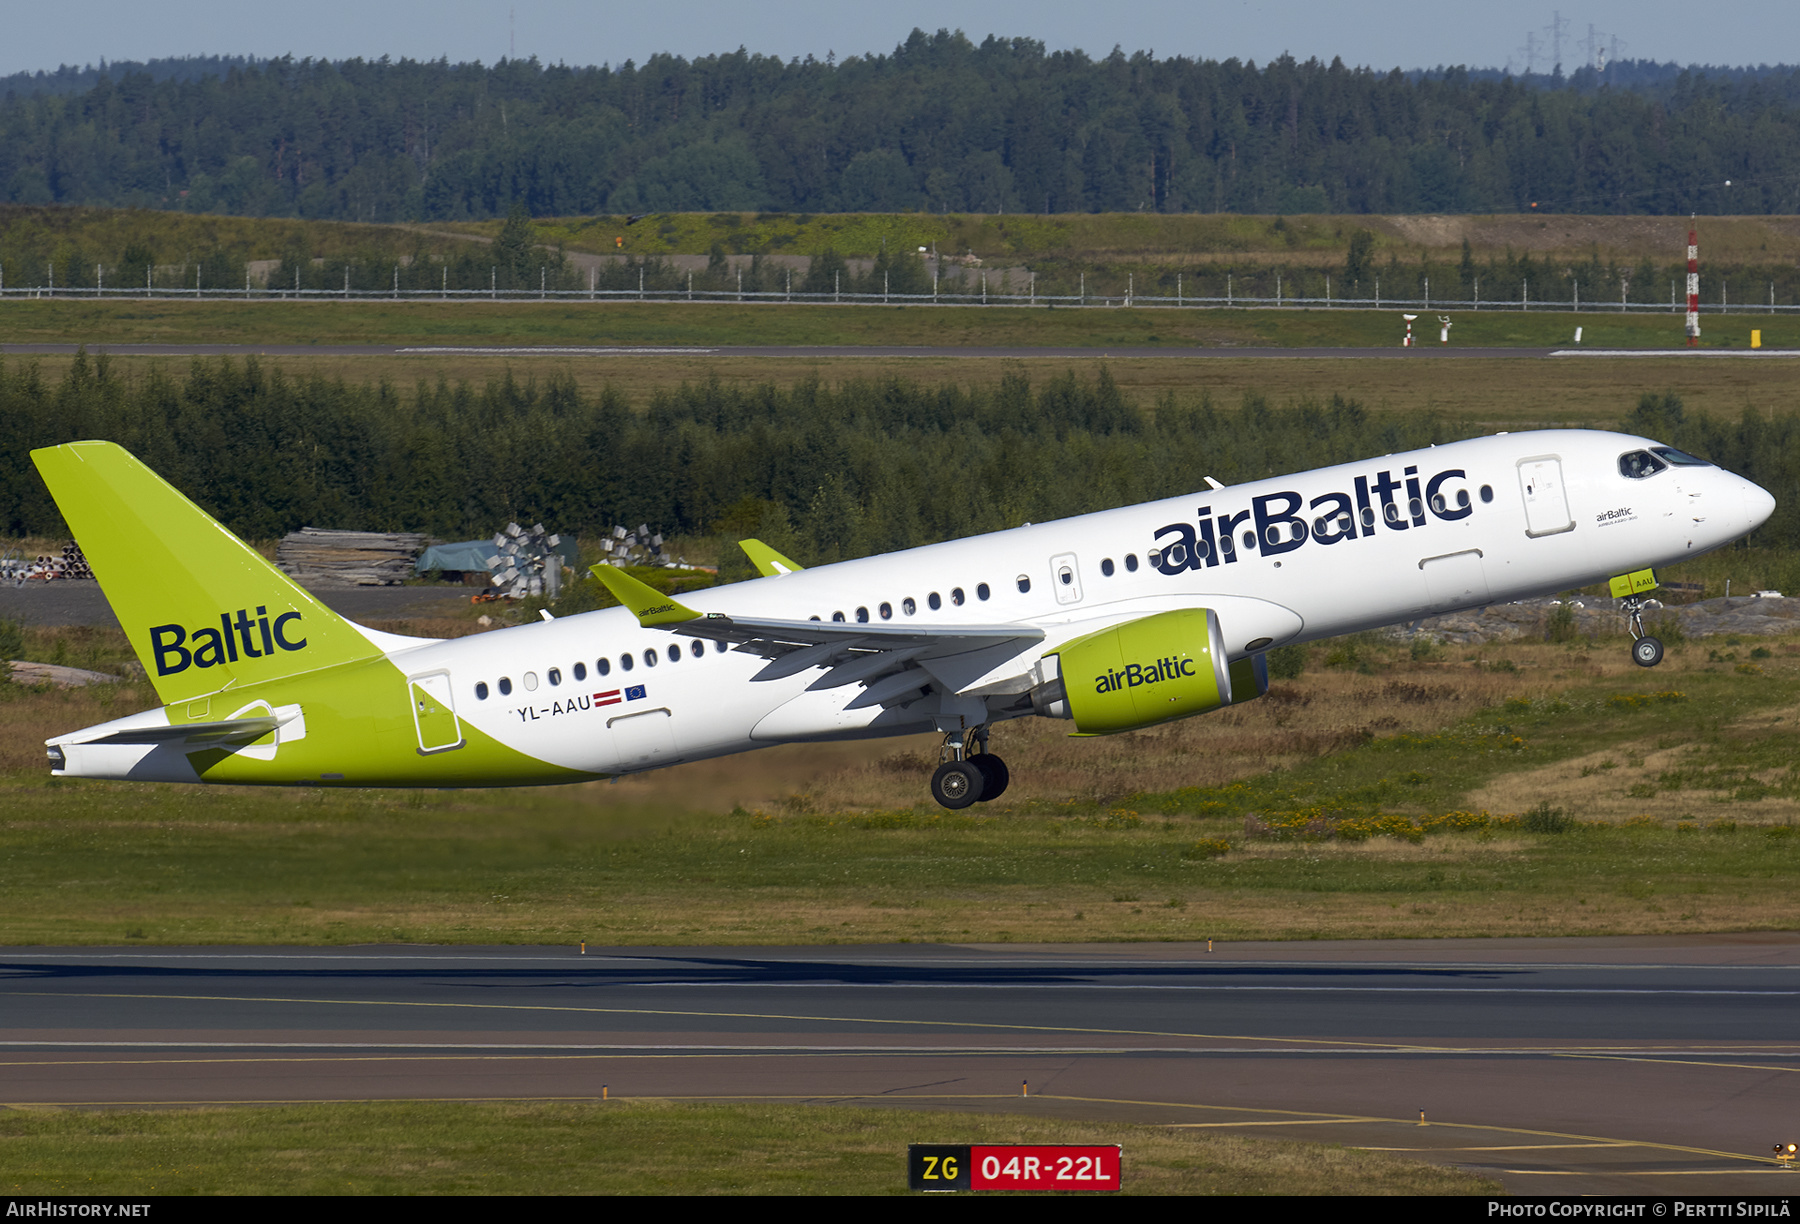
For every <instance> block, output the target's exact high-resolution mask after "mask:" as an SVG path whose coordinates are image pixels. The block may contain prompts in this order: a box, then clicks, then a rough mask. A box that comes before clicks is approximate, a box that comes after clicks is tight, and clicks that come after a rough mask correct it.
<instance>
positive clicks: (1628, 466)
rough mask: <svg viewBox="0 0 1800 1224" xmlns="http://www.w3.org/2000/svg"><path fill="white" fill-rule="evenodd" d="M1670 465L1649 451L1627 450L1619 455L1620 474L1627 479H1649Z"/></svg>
mask: <svg viewBox="0 0 1800 1224" xmlns="http://www.w3.org/2000/svg"><path fill="white" fill-rule="evenodd" d="M1678 453H1679V452H1678ZM1668 466H1669V465H1668V464H1666V463H1664V462H1663V461H1662V460H1661V459H1658V458H1657V457H1656V456H1655V455H1652V454H1651V453H1650V452H1649V451H1641V450H1634V451H1626V452H1625V453H1624V454H1623V455H1620V456H1619V475H1621V476H1623V477H1625V478H1626V479H1627V480H1647V479H1648V478H1650V477H1651V476H1654V475H1656V474H1657V473H1658V472H1660V471H1663V470H1664V469H1665V468H1667V467H1668Z"/></svg>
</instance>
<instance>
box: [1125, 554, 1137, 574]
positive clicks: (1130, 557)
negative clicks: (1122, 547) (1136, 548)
mask: <svg viewBox="0 0 1800 1224" xmlns="http://www.w3.org/2000/svg"><path fill="white" fill-rule="evenodd" d="M1125 568H1126V569H1128V570H1130V571H1131V572H1132V573H1134V574H1135V573H1137V554H1136V553H1126V554H1125Z"/></svg>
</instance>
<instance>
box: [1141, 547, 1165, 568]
mask: <svg viewBox="0 0 1800 1224" xmlns="http://www.w3.org/2000/svg"><path fill="white" fill-rule="evenodd" d="M1144 558H1145V560H1147V561H1149V562H1150V564H1151V565H1161V564H1162V550H1161V549H1160V548H1152V549H1151V550H1150V551H1149V552H1147V553H1145V554H1144Z"/></svg>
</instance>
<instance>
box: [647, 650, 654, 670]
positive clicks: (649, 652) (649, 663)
mask: <svg viewBox="0 0 1800 1224" xmlns="http://www.w3.org/2000/svg"><path fill="white" fill-rule="evenodd" d="M644 666H645V667H655V666H656V651H654V650H646V651H645V652H644Z"/></svg>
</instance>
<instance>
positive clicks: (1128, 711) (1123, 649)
mask: <svg viewBox="0 0 1800 1224" xmlns="http://www.w3.org/2000/svg"><path fill="white" fill-rule="evenodd" d="M1042 666H1043V667H1044V668H1045V670H1046V671H1048V670H1050V669H1052V668H1054V671H1055V675H1054V676H1053V677H1052V676H1046V677H1045V680H1044V682H1043V683H1041V684H1039V685H1038V686H1037V687H1036V688H1034V689H1033V690H1032V693H1031V700H1032V707H1033V709H1035V710H1036V711H1037V712H1038V713H1039V714H1042V715H1045V716H1047V717H1051V718H1071V719H1073V720H1074V722H1075V727H1076V734H1078V735H1110V734H1112V733H1114V732H1117V731H1131V730H1135V729H1136V728H1139V727H1153V726H1155V725H1156V724H1158V723H1165V722H1168V721H1170V720H1171V719H1176V718H1186V717H1188V716H1189V715H1192V714H1204V713H1206V712H1207V711H1208V710H1217V709H1220V708H1221V707H1223V706H1228V705H1232V704H1234V703H1235V702H1243V701H1248V700H1250V699H1252V698H1254V697H1260V696H1262V695H1263V694H1264V693H1266V692H1268V689H1269V673H1268V667H1267V665H1266V664H1265V663H1264V661H1263V656H1261V655H1253V656H1250V657H1248V658H1243V659H1239V660H1238V661H1237V662H1236V663H1230V664H1228V663H1227V661H1226V658H1225V639H1224V635H1223V634H1222V633H1221V632H1220V629H1219V617H1218V614H1217V613H1215V612H1213V611H1212V609H1210V608H1183V609H1180V610H1179V611H1175V612H1159V613H1157V614H1156V615H1154V616H1146V617H1142V618H1141V619H1138V620H1134V621H1127V622H1126V623H1125V624H1122V625H1114V626H1113V627H1111V628H1109V629H1102V630H1100V631H1099V632H1097V633H1090V634H1088V635H1086V636H1085V637H1079V638H1076V639H1074V640H1073V641H1070V642H1065V643H1063V645H1062V646H1061V647H1059V648H1058V649H1057V650H1056V651H1055V652H1053V653H1052V654H1050V655H1047V656H1045V659H1044V663H1043V665H1042Z"/></svg>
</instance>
